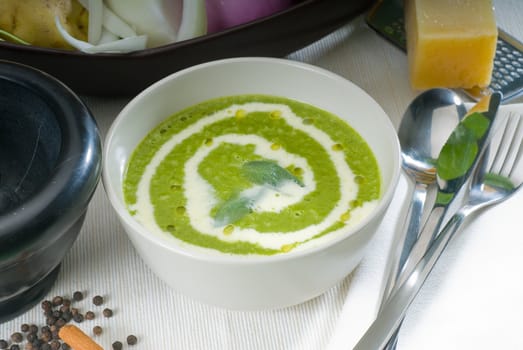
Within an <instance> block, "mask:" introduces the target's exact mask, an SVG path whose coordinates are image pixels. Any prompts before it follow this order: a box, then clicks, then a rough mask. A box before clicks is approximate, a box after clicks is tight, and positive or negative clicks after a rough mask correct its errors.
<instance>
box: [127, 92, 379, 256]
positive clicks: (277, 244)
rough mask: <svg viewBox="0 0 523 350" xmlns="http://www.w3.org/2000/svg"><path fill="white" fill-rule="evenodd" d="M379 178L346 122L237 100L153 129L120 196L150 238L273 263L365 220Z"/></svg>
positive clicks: (288, 104) (289, 106)
mask: <svg viewBox="0 0 523 350" xmlns="http://www.w3.org/2000/svg"><path fill="white" fill-rule="evenodd" d="M143 117H144V118H147V116H146V115H144V116H143ZM362 117H365V116H362ZM380 178H381V176H380V171H379V169H378V165H377V162H376V159H375V157H374V155H373V153H372V151H371V149H370V148H369V146H368V145H367V143H366V142H365V140H363V138H362V137H361V136H360V135H359V134H358V133H357V132H356V131H355V130H354V129H353V128H352V127H351V126H349V125H348V124H347V123H346V122H345V121H344V120H342V119H341V118H339V117H337V116H335V115H333V114H331V113H329V112H326V111H324V110H321V109H318V108H316V107H314V106H311V105H308V104H304V103H301V102H298V101H294V100H290V99H285V98H281V97H275V96H266V95H239V96H228V97H221V98H217V99H214V100H209V101H206V102H202V103H200V104H197V105H195V106H192V107H189V108H186V109H184V110H182V111H180V112H178V113H176V114H174V115H173V116H171V117H169V118H168V119H166V120H165V121H164V122H162V123H161V124H160V125H158V126H157V127H156V128H154V129H153V130H152V131H151V132H150V133H149V134H148V135H147V136H146V137H145V138H144V139H143V140H142V142H141V143H140V144H139V145H138V147H137V148H136V149H135V150H134V152H133V154H132V156H131V159H130V161H129V165H128V168H127V170H126V173H125V179H124V188H123V190H124V196H125V201H126V203H127V206H128V210H129V212H130V213H131V215H133V216H134V217H135V219H136V220H137V221H138V222H140V223H141V224H142V225H143V226H145V227H146V228H147V229H148V230H149V231H151V232H152V234H158V235H168V236H170V237H171V238H172V239H174V240H175V241H176V242H178V244H181V245H183V246H184V247H192V248H193V249H198V250H201V249H203V250H205V251H207V252H209V253H211V252H216V253H218V254H237V255H252V254H255V255H273V254H279V253H286V252H289V251H292V250H298V249H305V248H306V247H310V246H313V245H317V244H322V242H325V241H327V240H331V239H333V238H335V237H337V236H339V235H341V234H343V233H344V232H345V231H346V230H347V228H348V227H351V226H353V225H355V224H357V223H358V222H360V221H361V219H362V218H364V217H365V216H366V215H367V214H368V213H369V212H370V211H371V210H373V208H374V207H375V206H376V204H377V201H378V198H379V195H380Z"/></svg>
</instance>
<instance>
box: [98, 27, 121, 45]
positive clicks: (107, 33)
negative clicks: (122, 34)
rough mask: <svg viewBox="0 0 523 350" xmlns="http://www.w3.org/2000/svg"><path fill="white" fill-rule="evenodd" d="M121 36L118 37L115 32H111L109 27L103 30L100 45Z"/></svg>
mask: <svg viewBox="0 0 523 350" xmlns="http://www.w3.org/2000/svg"><path fill="white" fill-rule="evenodd" d="M119 39H120V38H119V37H117V36H116V35H115V34H114V33H111V32H110V31H108V30H107V29H105V28H104V29H103V30H102V36H100V40H99V41H98V45H100V44H105V43H108V42H111V41H116V40H119Z"/></svg>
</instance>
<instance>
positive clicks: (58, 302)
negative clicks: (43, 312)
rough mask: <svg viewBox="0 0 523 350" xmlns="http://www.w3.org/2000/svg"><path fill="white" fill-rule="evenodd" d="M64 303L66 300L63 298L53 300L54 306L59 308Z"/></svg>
mask: <svg viewBox="0 0 523 350" xmlns="http://www.w3.org/2000/svg"><path fill="white" fill-rule="evenodd" d="M63 301H64V298H62V297H61V296H56V297H54V298H53V301H52V302H51V303H52V304H53V306H59V305H62V303H63Z"/></svg>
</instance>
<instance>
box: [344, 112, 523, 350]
mask: <svg viewBox="0 0 523 350" xmlns="http://www.w3.org/2000/svg"><path fill="white" fill-rule="evenodd" d="M522 155H523V122H521V116H519V115H515V114H511V115H509V116H508V117H507V118H506V120H505V121H504V123H503V125H502V126H501V128H500V130H499V132H496V134H495V135H494V138H493V140H492V142H491V145H490V147H489V149H488V150H487V152H485V154H484V155H483V157H482V159H481V160H480V162H479V164H478V167H477V168H476V169H475V172H474V174H473V177H472V179H471V182H470V187H469V191H468V193H466V194H465V198H464V200H465V202H464V203H465V204H464V205H463V206H462V207H461V208H460V209H459V210H458V211H457V212H456V214H454V215H453V216H452V217H451V218H450V219H449V221H448V223H447V224H446V225H445V227H444V228H443V229H442V230H441V232H440V233H439V234H438V235H437V237H436V238H435V240H434V241H433V243H432V244H431V245H430V247H429V248H428V250H427V252H426V253H425V255H423V257H422V258H421V259H420V261H419V262H418V264H417V265H416V267H415V268H414V270H413V271H412V272H411V273H410V274H409V275H408V277H406V278H405V279H404V280H403V281H404V282H403V283H402V284H401V285H399V286H398V288H397V289H396V291H395V292H393V294H392V295H391V297H390V298H389V300H388V301H387V303H386V304H385V305H384V306H383V308H382V309H381V311H380V313H379V314H378V317H377V318H376V320H375V321H374V322H373V323H372V325H371V326H370V327H369V329H368V330H367V332H366V333H365V334H364V335H363V337H362V338H361V339H360V341H359V342H358V344H356V346H355V347H354V349H353V350H381V349H383V348H384V347H385V346H386V345H387V342H388V341H389V339H390V338H391V336H392V335H393V334H394V332H395V331H396V329H397V328H398V326H399V325H400V324H401V321H402V319H403V317H404V316H405V313H406V312H407V309H408V307H409V305H410V304H411V303H412V301H413V300H414V298H415V297H416V295H417V293H418V292H419V290H420V289H421V287H422V285H423V283H424V282H425V280H426V279H427V277H428V275H429V273H430V271H431V270H432V268H433V266H434V264H435V263H436V261H437V260H438V258H439V257H440V256H441V254H442V253H443V251H444V249H445V248H446V246H447V245H448V243H449V241H450V239H452V237H453V236H454V234H455V233H456V232H457V231H458V229H459V228H460V227H461V225H462V224H463V222H464V221H465V219H466V218H467V217H468V216H469V215H471V214H472V213H475V212H477V211H478V210H481V209H484V208H486V207H489V206H492V205H494V204H497V203H500V202H502V201H504V200H505V199H507V198H509V197H510V196H511V195H512V194H514V193H515V192H516V191H517V190H518V189H519V188H520V187H521V184H522V183H523V161H522Z"/></svg>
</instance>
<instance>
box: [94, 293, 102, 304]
mask: <svg viewBox="0 0 523 350" xmlns="http://www.w3.org/2000/svg"><path fill="white" fill-rule="evenodd" d="M103 303H104V298H103V297H102V296H100V295H97V296H95V297H94V298H93V304H94V305H96V306H100V305H102V304H103Z"/></svg>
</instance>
